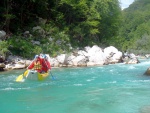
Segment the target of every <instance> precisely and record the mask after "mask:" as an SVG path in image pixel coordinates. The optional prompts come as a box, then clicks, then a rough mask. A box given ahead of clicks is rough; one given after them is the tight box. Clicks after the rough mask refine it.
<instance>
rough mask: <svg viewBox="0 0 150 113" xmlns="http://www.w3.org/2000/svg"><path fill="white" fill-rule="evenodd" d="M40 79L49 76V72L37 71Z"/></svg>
mask: <svg viewBox="0 0 150 113" xmlns="http://www.w3.org/2000/svg"><path fill="white" fill-rule="evenodd" d="M37 75H38V80H44V79H46V78H47V77H48V76H49V73H37Z"/></svg>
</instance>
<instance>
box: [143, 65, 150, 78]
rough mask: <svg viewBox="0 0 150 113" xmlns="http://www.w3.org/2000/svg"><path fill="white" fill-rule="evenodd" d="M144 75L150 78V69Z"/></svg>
mask: <svg viewBox="0 0 150 113" xmlns="http://www.w3.org/2000/svg"><path fill="white" fill-rule="evenodd" d="M144 75H149V76H150V67H149V68H148V69H147V70H146V72H145V73H144Z"/></svg>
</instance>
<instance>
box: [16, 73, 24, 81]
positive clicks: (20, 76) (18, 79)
mask: <svg viewBox="0 0 150 113" xmlns="http://www.w3.org/2000/svg"><path fill="white" fill-rule="evenodd" d="M22 80H23V74H22V75H19V76H18V77H17V78H16V82H21V81H22Z"/></svg>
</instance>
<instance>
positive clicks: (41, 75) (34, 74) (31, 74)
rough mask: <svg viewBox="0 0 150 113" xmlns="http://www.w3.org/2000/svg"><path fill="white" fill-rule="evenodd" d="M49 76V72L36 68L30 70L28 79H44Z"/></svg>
mask: <svg viewBox="0 0 150 113" xmlns="http://www.w3.org/2000/svg"><path fill="white" fill-rule="evenodd" d="M48 76H49V72H48V73H39V72H37V71H36V70H30V72H29V75H28V77H27V79H30V80H39V81H42V80H45V79H46V78H47V77H48Z"/></svg>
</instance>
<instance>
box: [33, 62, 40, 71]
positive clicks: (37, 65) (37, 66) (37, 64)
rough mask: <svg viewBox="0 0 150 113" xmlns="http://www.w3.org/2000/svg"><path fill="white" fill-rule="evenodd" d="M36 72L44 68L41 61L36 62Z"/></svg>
mask: <svg viewBox="0 0 150 113" xmlns="http://www.w3.org/2000/svg"><path fill="white" fill-rule="evenodd" d="M33 68H34V69H35V70H40V69H41V68H42V65H41V62H40V61H35V62H34V67H33Z"/></svg>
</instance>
